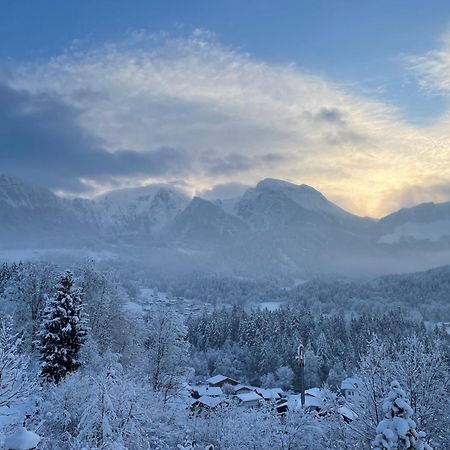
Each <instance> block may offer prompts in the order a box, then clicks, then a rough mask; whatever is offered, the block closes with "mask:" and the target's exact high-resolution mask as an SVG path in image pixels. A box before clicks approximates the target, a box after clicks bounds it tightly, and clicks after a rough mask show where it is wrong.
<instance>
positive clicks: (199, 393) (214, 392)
mask: <svg viewBox="0 0 450 450" xmlns="http://www.w3.org/2000/svg"><path fill="white" fill-rule="evenodd" d="M189 392H190V394H191V396H192V397H193V398H200V397H204V396H208V397H221V396H223V391H222V389H221V388H220V387H210V386H190V387H189Z"/></svg>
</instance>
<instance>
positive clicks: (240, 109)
mask: <svg viewBox="0 0 450 450" xmlns="http://www.w3.org/2000/svg"><path fill="white" fill-rule="evenodd" d="M448 48H449V47H448V46H447V47H445V48H444V49H443V50H442V51H440V52H439V53H436V54H433V53H431V54H429V55H425V56H423V57H421V58H422V59H416V60H414V63H413V64H412V65H413V66H414V70H415V71H417V72H418V73H419V74H421V75H422V76H423V78H422V79H423V80H424V84H426V85H427V86H428V85H430V83H431V82H435V81H436V80H438V81H439V80H440V81H439V83H440V87H441V88H442V89H444V88H445V86H447V85H446V84H445V83H446V82H448V83H449V84H448V86H450V72H449V70H448V67H449V66H450V63H449V61H450V51H449V50H448ZM446 58H447V59H446ZM411 61H413V60H411ZM442 61H444V63H443V64H441V65H440V62H442ZM445 64H447V65H445ZM437 66H439V67H438V68H437ZM441 66H442V67H441ZM424 74H425V75H424ZM427 77H428V78H427ZM446 77H447V78H446ZM445 80H447V81H445ZM9 83H10V85H12V86H14V87H15V88H20V89H25V90H26V91H29V92H31V93H32V94H34V95H38V94H46V95H50V96H52V97H55V98H58V99H60V100H62V101H63V102H64V103H65V104H68V105H70V106H71V107H73V108H75V109H76V111H77V112H78V114H77V117H76V120H77V122H78V125H80V127H81V128H82V129H83V130H85V132H86V133H87V134H89V135H90V136H93V137H94V138H95V139H96V140H98V142H99V143H101V145H102V146H103V148H104V149H105V150H106V151H108V152H109V153H117V152H122V153H119V155H120V157H121V159H120V161H122V160H123V161H124V162H123V164H125V161H126V159H125V156H127V155H128V154H126V153H125V154H124V153H123V152H124V151H130V152H138V153H142V154H146V153H149V152H150V153H151V155H152V157H151V159H150V162H149V164H150V163H151V164H155V165H157V164H158V163H159V161H160V160H163V163H164V164H165V166H164V169H165V170H161V171H158V170H154V171H153V172H152V173H151V174H150V175H149V176H146V175H145V174H142V173H140V174H137V175H132V174H130V173H127V172H124V173H123V174H121V173H120V171H119V170H118V169H115V170H116V172H115V173H112V174H111V176H109V177H106V176H105V173H101V177H96V176H95V173H94V172H93V173H90V174H88V175H87V176H84V177H83V180H84V182H85V184H86V185H87V186H91V187H95V189H96V190H104V189H107V188H110V187H113V186H114V187H117V186H120V185H130V184H131V185H133V184H135V185H137V184H142V183H145V182H161V181H175V182H176V180H179V179H183V180H184V182H185V183H187V188H188V189H190V190H191V191H195V190H196V191H197V192H200V191H204V190H207V189H210V188H212V187H213V186H214V185H217V184H226V183H230V182H238V183H241V184H246V185H247V184H252V183H255V182H257V181H259V180H260V179H261V178H264V177H272V178H283V179H286V180H289V181H292V182H297V183H306V184H310V185H312V186H314V187H316V188H317V189H319V190H320V191H322V192H323V193H324V194H325V195H326V196H327V197H329V198H330V199H331V200H333V201H336V202H337V203H338V204H340V205H341V206H343V207H345V208H347V209H349V210H350V211H352V212H356V213H359V214H362V215H371V216H380V215H382V214H385V213H388V212H391V211H392V210H395V209H397V208H398V207H401V206H407V205H410V204H414V203H417V202H419V201H429V200H436V201H441V200H450V195H448V194H449V191H450V188H449V187H450V151H449V141H450V140H449V134H450V130H449V126H448V121H447V120H442V121H440V122H439V123H436V124H434V125H433V126H428V127H418V126H416V125H411V124H408V123H407V122H406V121H404V120H402V118H401V114H400V113H399V111H397V110H396V109H395V108H394V107H392V106H390V105H387V104H385V103H382V102H380V101H377V100H376V99H374V98H369V97H367V96H364V95H362V94H359V95H358V94H357V93H353V92H350V90H349V89H348V88H346V89H344V88H342V87H340V86H339V85H337V84H335V83H332V82H331V81H329V80H326V79H324V78H322V77H319V76H315V75H313V74H310V73H307V72H305V71H304V70H302V69H301V68H298V67H296V66H289V65H286V66H281V65H271V64H266V63H264V62H262V61H258V60H256V59H254V58H253V57H252V56H250V55H247V54H244V53H242V52H240V51H237V50H233V49H230V48H226V47H224V46H222V45H221V44H220V43H219V42H218V41H217V39H216V38H215V36H214V35H212V34H211V33H207V32H203V31H201V30H197V31H196V32H194V33H193V34H192V35H189V36H187V37H183V38H177V37H173V36H169V35H164V34H159V35H149V34H146V33H143V32H139V33H132V34H131V35H130V36H128V37H127V39H125V40H124V41H122V42H117V43H108V44H105V45H102V46H100V47H96V48H82V47H80V48H73V49H71V50H69V51H67V52H66V53H64V54H63V55H61V56H59V57H56V58H53V59H51V60H49V61H40V62H38V63H33V64H27V65H25V64H24V65H21V66H20V67H16V68H15V70H14V72H13V76H12V77H11V79H10V80H9ZM446 119H447V118H446ZM165 148H166V149H171V150H170V151H172V152H173V159H169V160H168V159H167V158H162V155H163V153H164V151H163V150H161V149H165ZM61 151H63V150H61ZM158 152H160V153H161V154H160V153H158ZM133 155H134V153H133ZM180 156H181V157H180ZM138 163H139V162H138ZM120 164H122V163H121V162H120ZM135 164H137V163H135ZM170 164H174V165H176V167H175V168H174V169H173V170H169V169H171V167H170ZM166 166H167V167H166ZM135 172H136V171H135Z"/></svg>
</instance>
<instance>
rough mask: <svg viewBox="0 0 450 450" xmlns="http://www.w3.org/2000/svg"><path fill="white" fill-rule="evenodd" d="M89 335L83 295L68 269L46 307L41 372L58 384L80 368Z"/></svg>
mask: <svg viewBox="0 0 450 450" xmlns="http://www.w3.org/2000/svg"><path fill="white" fill-rule="evenodd" d="M86 334H87V329H86V322H85V320H84V319H83V311H82V302H81V296H80V293H79V291H78V290H77V289H75V288H74V280H73V275H72V273H71V272H70V271H66V272H65V273H64V274H63V275H62V276H61V278H60V280H59V283H58V284H57V286H56V294H55V295H54V297H53V298H51V299H50V301H49V302H48V304H47V306H46V308H45V311H44V321H43V324H42V328H41V331H40V334H39V337H40V351H41V374H42V376H43V377H44V378H45V379H46V380H48V381H51V382H54V383H59V382H60V381H61V380H63V379H64V378H65V376H66V375H67V374H69V373H71V372H74V371H75V370H77V369H78V367H79V366H80V362H79V359H78V356H79V352H80V349H81V347H82V345H83V343H84V340H85V338H86Z"/></svg>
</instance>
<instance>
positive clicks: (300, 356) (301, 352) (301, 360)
mask: <svg viewBox="0 0 450 450" xmlns="http://www.w3.org/2000/svg"><path fill="white" fill-rule="evenodd" d="M297 361H298V365H299V367H300V401H301V403H302V408H304V407H305V348H304V347H303V345H302V344H300V345H299V346H298V350H297Z"/></svg>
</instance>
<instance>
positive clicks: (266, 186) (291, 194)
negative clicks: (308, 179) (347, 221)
mask: <svg viewBox="0 0 450 450" xmlns="http://www.w3.org/2000/svg"><path fill="white" fill-rule="evenodd" d="M267 194H270V195H271V196H274V195H275V196H280V197H283V198H285V199H289V200H290V201H292V202H294V203H295V204H296V205H298V206H300V207H301V208H303V209H306V210H308V211H312V212H316V213H326V214H327V215H331V216H334V217H336V218H340V219H343V218H351V217H355V216H353V214H350V213H348V212H347V211H345V210H343V209H341V208H339V207H338V206H337V205H335V204H334V203H332V202H330V201H329V200H328V199H327V198H326V197H325V196H324V195H323V194H321V193H320V192H319V191H317V190H316V189H314V188H313V187H311V186H308V185H306V184H300V185H297V184H294V183H289V182H288V181H284V180H277V179H273V178H266V179H264V180H262V181H260V182H259V183H258V184H257V185H256V187H255V188H251V189H248V190H247V191H246V192H245V194H244V195H243V197H242V202H245V203H247V202H253V201H255V200H256V199H258V198H260V197H261V196H264V195H267Z"/></svg>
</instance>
